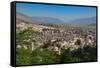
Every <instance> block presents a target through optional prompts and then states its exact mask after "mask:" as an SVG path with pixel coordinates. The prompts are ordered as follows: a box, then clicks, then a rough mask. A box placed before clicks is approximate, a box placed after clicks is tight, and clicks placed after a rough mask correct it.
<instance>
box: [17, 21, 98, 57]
mask: <svg viewBox="0 0 100 68" xmlns="http://www.w3.org/2000/svg"><path fill="white" fill-rule="evenodd" d="M17 26H18V27H20V26H21V27H23V26H24V29H25V28H27V27H25V24H24V25H23V23H22V24H20V25H17ZM26 26H27V25H26ZM37 28H38V27H37ZM33 29H34V28H33ZM29 46H30V48H31V50H32V51H33V50H34V49H36V48H37V47H45V48H48V49H50V50H52V51H54V52H55V53H57V54H59V55H60V54H61V48H64V49H70V51H73V50H75V49H78V48H84V47H86V46H90V47H96V29H94V28H93V29H91V28H81V27H70V28H69V27H68V28H67V27H66V28H65V27H64V28H54V27H53V28H48V27H47V28H46V27H43V26H41V29H40V30H39V31H38V33H36V34H35V35H33V37H32V42H31V45H28V46H26V45H25V46H23V47H24V48H25V49H28V47H29ZM17 48H21V45H17Z"/></svg>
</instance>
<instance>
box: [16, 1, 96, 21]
mask: <svg viewBox="0 0 100 68" xmlns="http://www.w3.org/2000/svg"><path fill="white" fill-rule="evenodd" d="M16 12H18V13H22V14H25V15H27V16H30V17H53V18H58V19H60V20H63V21H65V22H68V21H71V20H75V19H80V18H88V17H95V16H96V8H95V7H82V6H71V5H66V6H64V5H48V4H33V3H16Z"/></svg>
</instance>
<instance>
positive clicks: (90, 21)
mask: <svg viewBox="0 0 100 68" xmlns="http://www.w3.org/2000/svg"><path fill="white" fill-rule="evenodd" d="M16 18H17V19H20V20H23V21H25V22H28V23H34V24H47V25H48V24H52V25H59V24H63V25H68V24H71V25H90V26H91V25H92V26H93V25H96V17H89V18H81V19H75V20H72V21H69V22H64V21H62V20H60V19H58V18H53V17H29V16H27V15H25V14H22V13H17V14H16Z"/></svg>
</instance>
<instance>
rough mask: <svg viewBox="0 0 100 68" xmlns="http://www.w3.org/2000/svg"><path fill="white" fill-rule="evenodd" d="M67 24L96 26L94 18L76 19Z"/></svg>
mask: <svg viewBox="0 0 100 68" xmlns="http://www.w3.org/2000/svg"><path fill="white" fill-rule="evenodd" d="M69 24H79V25H81V24H84V25H87V24H88V25H89V24H96V17H89V18H81V19H76V20H72V21H69Z"/></svg>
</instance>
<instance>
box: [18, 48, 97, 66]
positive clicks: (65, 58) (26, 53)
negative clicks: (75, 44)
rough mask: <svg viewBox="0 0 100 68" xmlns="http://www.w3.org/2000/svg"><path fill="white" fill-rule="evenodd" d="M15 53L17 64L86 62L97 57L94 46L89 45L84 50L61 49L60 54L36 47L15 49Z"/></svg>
mask: <svg viewBox="0 0 100 68" xmlns="http://www.w3.org/2000/svg"><path fill="white" fill-rule="evenodd" d="M16 54H17V55H16V64H17V65H31V64H52V63H69V62H83V61H85V62H86V61H96V59H97V56H96V48H91V47H85V48H84V51H83V50H81V49H78V50H74V51H70V50H69V49H67V50H65V49H62V50H61V55H57V54H55V53H54V52H53V51H50V50H48V49H46V48H37V49H35V50H34V51H30V50H25V49H17V50H16Z"/></svg>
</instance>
